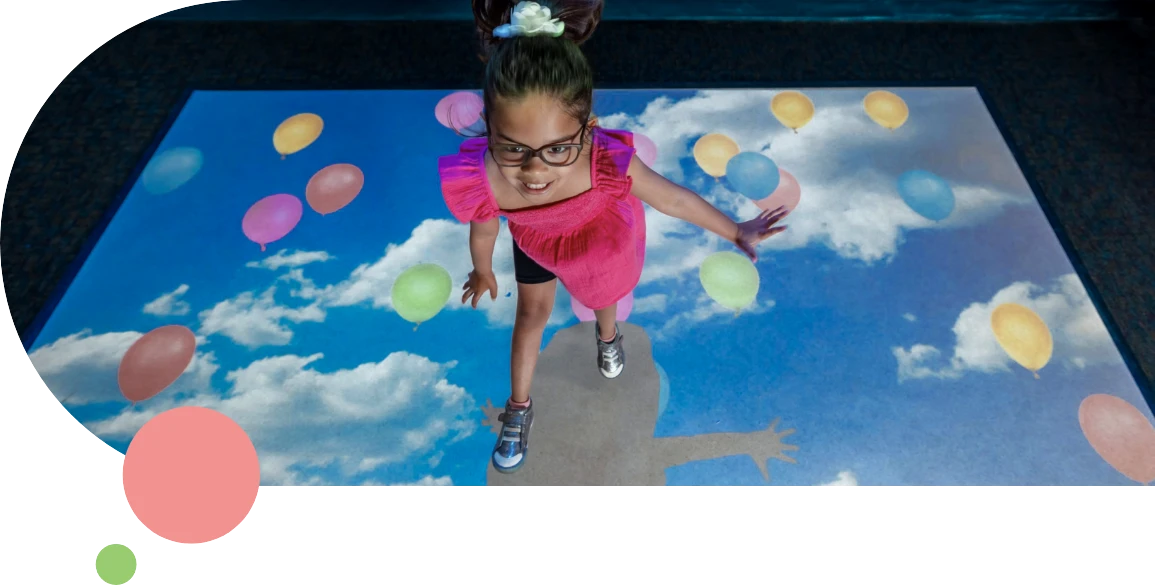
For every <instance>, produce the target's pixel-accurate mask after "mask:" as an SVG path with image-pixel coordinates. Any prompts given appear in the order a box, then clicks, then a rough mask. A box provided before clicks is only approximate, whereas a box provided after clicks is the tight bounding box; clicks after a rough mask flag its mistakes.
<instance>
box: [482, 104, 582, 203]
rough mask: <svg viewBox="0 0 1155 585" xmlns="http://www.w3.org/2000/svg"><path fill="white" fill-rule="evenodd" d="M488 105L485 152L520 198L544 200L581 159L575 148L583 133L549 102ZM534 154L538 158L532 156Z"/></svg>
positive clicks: (575, 121)
mask: <svg viewBox="0 0 1155 585" xmlns="http://www.w3.org/2000/svg"><path fill="white" fill-rule="evenodd" d="M494 106H495V107H494V111H492V112H490V113H489V149H490V153H491V156H492V157H493V159H494V160H495V161H496V162H497V163H498V168H499V169H500V170H501V176H502V177H504V178H505V180H506V181H507V182H509V184H510V185H511V186H513V188H514V189H515V190H516V191H517V192H518V193H520V194H521V196H522V197H524V198H525V199H527V200H529V201H531V202H540V201H547V200H548V199H549V197H550V195H552V194H554V193H556V192H558V190H559V189H563V188H564V187H565V186H566V181H567V180H569V179H570V177H571V176H573V171H574V169H576V168H579V167H580V165H576V164H574V163H576V162H577V160H578V158H579V157H580V154H581V149H579V148H578V145H579V144H581V142H582V141H583V139H584V137H585V135H586V134H588V133H587V132H582V130H583V127H582V124H581V123H580V122H578V121H577V120H575V119H574V118H573V116H571V115H569V114H568V113H566V112H565V110H564V109H563V108H562V107H561V103H560V102H559V101H558V100H556V99H554V98H551V97H547V96H543V95H532V96H529V97H527V98H525V99H523V100H520V101H516V102H515V101H507V100H501V99H499V100H497V102H496V103H495V104H494ZM539 150H540V152H539V153H538V154H539V155H540V156H533V153H534V152H535V151H539ZM543 158H544V159H545V160H546V161H549V162H550V163H553V164H546V162H545V161H543V160H542V159H543Z"/></svg>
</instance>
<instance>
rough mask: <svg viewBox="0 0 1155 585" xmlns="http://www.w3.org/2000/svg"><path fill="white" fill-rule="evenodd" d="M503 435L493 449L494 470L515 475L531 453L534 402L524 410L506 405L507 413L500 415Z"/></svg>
mask: <svg viewBox="0 0 1155 585" xmlns="http://www.w3.org/2000/svg"><path fill="white" fill-rule="evenodd" d="M497 419H498V420H500V421H501V423H502V425H501V433H500V434H498V436H497V445H496V446H494V448H493V468H494V469H496V470H497V471H499V472H501V473H513V472H514V471H517V469H518V468H519V467H521V466H522V464H524V463H525V456H526V454H527V451H529V431H530V429H531V428H533V401H532V400H531V401H530V402H529V406H528V407H526V408H525V409H524V410H517V409H514V408H513V406H512V405H510V403H508V402H506V403H505V412H504V413H502V414H500V415H498V417H497Z"/></svg>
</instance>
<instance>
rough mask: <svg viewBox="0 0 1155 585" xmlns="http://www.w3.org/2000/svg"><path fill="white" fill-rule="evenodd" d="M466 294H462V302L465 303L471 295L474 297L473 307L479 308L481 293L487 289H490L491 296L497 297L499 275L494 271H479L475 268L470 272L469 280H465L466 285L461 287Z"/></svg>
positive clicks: (492, 297)
mask: <svg viewBox="0 0 1155 585" xmlns="http://www.w3.org/2000/svg"><path fill="white" fill-rule="evenodd" d="M461 288H462V289H463V290H464V291H465V294H464V295H462V296H461V304H463V305H464V304H465V303H466V301H468V300H469V298H470V297H473V308H474V309H476V308H477V302H478V301H480V300H481V295H483V294H485V291H489V298H491V299H494V300H496V299H497V277H496V276H494V275H493V272H492V271H491V272H484V273H479V272H478V271H476V270H474V271H473V272H470V273H469V280H467V281H465V286H463V287H461Z"/></svg>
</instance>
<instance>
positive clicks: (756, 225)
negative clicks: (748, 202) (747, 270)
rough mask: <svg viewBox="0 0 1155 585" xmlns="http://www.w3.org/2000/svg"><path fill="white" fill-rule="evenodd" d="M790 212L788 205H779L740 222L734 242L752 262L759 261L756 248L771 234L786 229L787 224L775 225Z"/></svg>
mask: <svg viewBox="0 0 1155 585" xmlns="http://www.w3.org/2000/svg"><path fill="white" fill-rule="evenodd" d="M788 213H790V211H789V210H787V209H786V206H782V207H779V208H778V209H774V210H767V211H763V212H762V213H761V214H759V215H758V217H756V218H754V219H752V220H750V221H744V222H742V223H740V224H738V236H737V237H735V238H734V244H736V245H737V246H738V248H740V249H741V250H742V251H743V252H745V253H746V255H747V256H749V257H750V260H751V261H752V262H757V261H758V252H756V251H755V250H754V248H755V247H757V246H758V244H760V243H761V242H762V240H765V239H766V238H769V237H770V236H772V235H774V234H778V233H782V232H784V231H786V226H778V227H775V226H774V224H776V223H778V222H779V221H780V220H781V219H782V218H783V217H786V215H787V214H788Z"/></svg>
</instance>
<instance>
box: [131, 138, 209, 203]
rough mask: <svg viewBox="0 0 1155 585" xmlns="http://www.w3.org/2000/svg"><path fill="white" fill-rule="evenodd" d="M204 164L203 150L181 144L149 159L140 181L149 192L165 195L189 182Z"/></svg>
mask: <svg viewBox="0 0 1155 585" xmlns="http://www.w3.org/2000/svg"><path fill="white" fill-rule="evenodd" d="M203 165H204V156H203V155H202V154H201V151H199V150H197V149H195V148H192V147H188V146H181V147H177V148H172V149H169V150H166V151H164V152H161V153H159V154H157V155H156V156H154V157H152V160H150V161H148V164H147V165H145V167H144V172H143V173H141V175H140V182H141V184H142V185H144V188H145V190H146V191H148V192H149V193H152V194H154V195H163V194H164V193H169V192H172V191H175V190H176V189H178V188H179V187H180V186H181V185H184V184H185V183H187V182H189V180H190V179H192V178H193V177H194V176H196V174H197V173H199V172H200V170H201V166H203Z"/></svg>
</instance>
